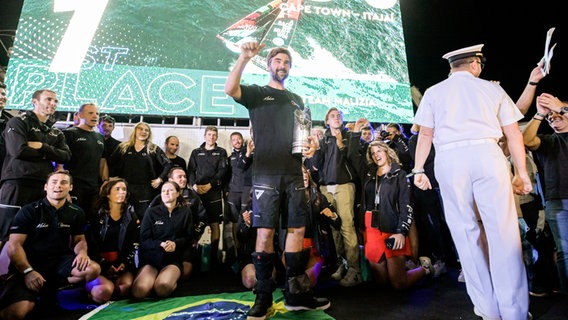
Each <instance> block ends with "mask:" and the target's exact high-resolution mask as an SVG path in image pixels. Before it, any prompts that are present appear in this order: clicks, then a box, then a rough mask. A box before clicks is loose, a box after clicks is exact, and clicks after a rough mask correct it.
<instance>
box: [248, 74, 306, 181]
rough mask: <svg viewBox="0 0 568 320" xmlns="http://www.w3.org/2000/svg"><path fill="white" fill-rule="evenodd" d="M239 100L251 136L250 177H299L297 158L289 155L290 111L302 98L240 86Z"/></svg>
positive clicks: (292, 120)
mask: <svg viewBox="0 0 568 320" xmlns="http://www.w3.org/2000/svg"><path fill="white" fill-rule="evenodd" d="M241 94H242V95H241V100H240V101H237V102H238V103H240V104H242V105H243V106H245V107H246V108H247V109H248V110H249V116H250V121H251V124H252V130H253V135H254V144H255V149H254V153H255V155H254V162H253V174H254V175H259V174H260V175H283V174H287V175H302V169H301V164H302V159H301V156H298V155H293V154H292V141H293V134H294V111H295V110H297V109H298V107H300V108H303V107H304V102H303V101H302V98H301V97H300V96H298V95H297V94H295V93H292V92H290V91H288V90H278V89H274V88H271V87H269V86H263V87H261V86H257V85H251V86H247V85H241Z"/></svg>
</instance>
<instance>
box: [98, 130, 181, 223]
mask: <svg viewBox="0 0 568 320" xmlns="http://www.w3.org/2000/svg"><path fill="white" fill-rule="evenodd" d="M107 162H108V166H109V173H110V176H111V177H121V178H124V179H125V180H126V181H128V185H129V190H128V191H129V192H130V194H131V197H130V203H131V204H132V205H133V206H134V210H135V211H136V215H137V216H138V217H139V218H140V219H142V218H143V217H144V213H145V212H146V209H147V208H148V205H149V204H150V201H152V199H154V197H155V196H156V195H157V194H158V192H157V190H158V188H159V187H160V185H161V184H162V183H163V182H164V181H166V180H168V172H169V171H170V168H171V166H172V162H171V161H170V159H168V157H167V156H166V153H165V152H164V151H163V150H162V149H161V148H160V147H158V146H157V145H156V144H155V143H153V142H152V129H151V128H150V125H149V124H147V123H146V122H139V123H137V124H136V126H134V130H133V131H132V133H131V134H130V137H129V138H128V140H127V141H124V142H122V143H121V144H119V145H118V147H117V148H116V150H115V151H114V152H113V153H112V155H111V157H110V159H107Z"/></svg>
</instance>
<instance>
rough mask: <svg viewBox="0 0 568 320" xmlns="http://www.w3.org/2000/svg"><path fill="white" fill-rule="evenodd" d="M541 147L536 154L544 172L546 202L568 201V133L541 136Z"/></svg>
mask: <svg viewBox="0 0 568 320" xmlns="http://www.w3.org/2000/svg"><path fill="white" fill-rule="evenodd" d="M538 137H539V138H540V146H539V147H538V149H537V150H536V151H533V153H534V154H536V156H537V157H538V160H539V161H540V163H541V164H542V167H543V170H544V181H545V182H544V185H545V190H544V196H545V198H546V200H555V199H556V200H558V199H568V179H566V177H565V176H564V173H565V172H567V171H568V133H553V134H544V135H541V134H539V135H538Z"/></svg>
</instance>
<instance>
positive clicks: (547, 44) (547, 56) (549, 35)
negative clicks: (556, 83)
mask: <svg viewBox="0 0 568 320" xmlns="http://www.w3.org/2000/svg"><path fill="white" fill-rule="evenodd" d="M554 29H555V28H550V29H548V32H547V33H546V42H545V44H544V56H543V57H542V59H541V60H540V61H544V64H543V66H542V68H540V72H542V75H543V76H546V75H547V74H548V73H549V72H550V60H551V59H552V56H553V54H554V47H556V43H555V44H554V45H552V47H550V39H551V38H552V33H554ZM549 48H550V49H549Z"/></svg>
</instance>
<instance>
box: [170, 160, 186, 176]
mask: <svg viewBox="0 0 568 320" xmlns="http://www.w3.org/2000/svg"><path fill="white" fill-rule="evenodd" d="M170 161H171V162H172V168H173V167H180V168H182V169H183V171H186V174H187V162H185V160H184V159H183V158H182V157H180V156H176V157H175V158H173V159H172V158H170Z"/></svg>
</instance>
